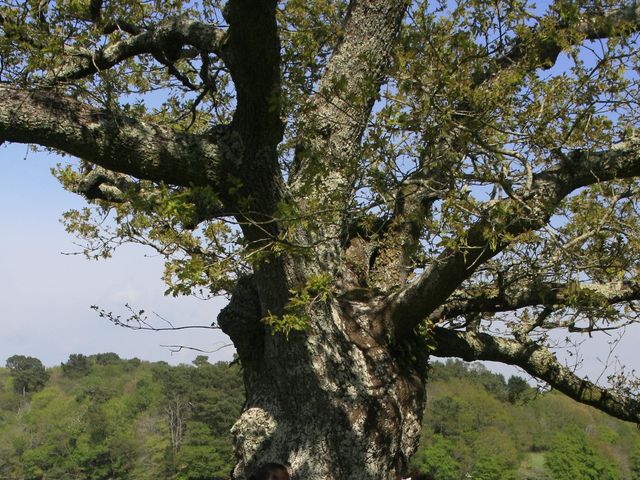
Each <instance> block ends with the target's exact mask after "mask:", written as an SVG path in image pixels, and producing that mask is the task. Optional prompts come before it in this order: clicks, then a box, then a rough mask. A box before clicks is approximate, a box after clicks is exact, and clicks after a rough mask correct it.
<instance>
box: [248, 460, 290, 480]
mask: <svg viewBox="0 0 640 480" xmlns="http://www.w3.org/2000/svg"><path fill="white" fill-rule="evenodd" d="M249 480H291V477H290V476H289V471H288V470H287V467H285V466H284V465H281V464H279V463H266V464H264V465H262V466H261V467H260V468H259V469H258V470H256V471H255V473H254V474H253V475H251V476H250V477H249Z"/></svg>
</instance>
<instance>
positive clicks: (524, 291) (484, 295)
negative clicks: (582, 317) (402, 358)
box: [429, 281, 640, 322]
mask: <svg viewBox="0 0 640 480" xmlns="http://www.w3.org/2000/svg"><path fill="white" fill-rule="evenodd" d="M572 287H573V286H571V285H568V284H564V283H562V284H561V283H550V282H526V283H520V284H518V285H517V286H516V287H515V288H514V289H513V291H509V293H508V294H507V293H505V292H502V291H497V290H494V291H490V292H486V291H482V292H480V293H478V294H477V295H474V294H473V293H472V294H468V292H464V293H463V294H462V295H461V298H456V299H454V300H453V301H451V302H447V303H446V304H445V305H443V306H442V307H440V308H438V309H436V310H435V311H434V312H433V313H432V314H431V315H430V317H429V320H430V321H433V322H436V321H438V320H440V319H444V318H454V317H457V316H459V315H468V314H476V313H498V312H510V311H514V310H518V309H520V308H525V307H532V306H555V305H566V304H567V301H568V300H570V298H571V297H575V295H576V294H577V293H578V292H580V293H581V294H585V295H590V296H594V297H596V298H597V299H598V300H599V301H601V302H603V303H606V304H609V305H615V304H618V303H623V302H631V301H634V300H640V284H639V283H638V282H632V281H624V282H615V283H604V284H603V283H585V284H581V285H579V286H577V289H578V290H576V287H573V288H572Z"/></svg>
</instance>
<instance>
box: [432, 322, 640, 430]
mask: <svg viewBox="0 0 640 480" xmlns="http://www.w3.org/2000/svg"><path fill="white" fill-rule="evenodd" d="M434 339H435V350H434V351H433V352H432V354H433V355H436V356H438V357H459V358H462V359H463V360H466V361H474V360H489V361H495V362H501V363H506V364H509V365H516V366H518V367H520V368H522V369H523V370H524V371H526V372H527V373H529V374H530V375H532V376H534V377H536V378H539V379H541V380H544V381H545V382H547V383H548V384H549V385H551V386H552V387H553V388H555V389H557V390H559V391H561V392H562V393H564V394H566V395H568V396H569V397H571V398H573V399H574V400H577V401H578V402H581V403H584V404H586V405H591V406H592V407H595V408H597V409H599V410H602V411H603V412H606V413H608V414H609V415H612V416H614V417H616V418H619V419H621V420H626V421H629V422H635V423H640V403H639V402H638V400H637V399H635V398H629V397H625V396H622V395H620V394H618V393H615V392H612V391H609V390H607V389H604V388H600V387H598V386H597V385H595V384H593V383H591V382H589V381H588V380H585V379H582V378H580V377H578V376H577V375H575V374H574V373H572V372H571V371H570V370H569V369H568V368H566V367H564V366H562V365H561V364H560V362H558V360H557V359H556V357H555V356H554V355H553V353H551V352H550V351H549V350H548V349H546V348H544V347H543V346H541V345H537V344H535V343H530V344H526V345H525V344H522V343H520V342H517V341H515V340H510V339H507V338H500V337H495V336H492V335H488V334H484V333H472V332H459V331H453V330H446V329H443V328H438V327H436V329H435V332H434Z"/></svg>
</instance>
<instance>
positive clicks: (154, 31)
mask: <svg viewBox="0 0 640 480" xmlns="http://www.w3.org/2000/svg"><path fill="white" fill-rule="evenodd" d="M225 39H226V34H225V32H224V31H223V30H221V29H219V28H218V27H216V26H214V25H208V24H203V23H200V22H196V21H194V20H190V19H188V18H186V17H172V18H168V19H166V20H163V21H162V22H161V23H159V24H158V25H156V26H154V27H152V28H151V29H149V30H147V31H145V32H144V33H140V34H138V35H135V36H133V37H129V38H125V39H124V40H120V41H118V42H114V43H110V44H107V45H106V46H105V47H103V48H101V49H100V50H98V51H97V52H95V53H92V54H87V55H78V56H75V57H73V59H72V60H70V61H69V63H67V64H66V65H64V66H63V67H62V68H61V69H59V70H57V71H54V72H52V73H51V74H50V75H49V77H48V81H49V82H61V81H69V80H77V79H79V78H84V77H87V76H89V75H92V74H94V73H96V72H99V71H101V70H106V69H109V68H111V67H113V66H114V65H117V64H118V63H120V62H122V61H123V60H126V59H128V58H132V57H134V56H136V55H142V54H152V55H154V56H156V57H159V58H166V59H169V60H171V59H173V60H175V59H176V58H178V57H179V55H180V50H181V48H182V47H183V46H185V45H190V46H192V47H195V48H196V49H198V50H199V51H200V52H211V53H215V54H217V55H219V56H224V55H223V54H222V46H223V45H224V43H225Z"/></svg>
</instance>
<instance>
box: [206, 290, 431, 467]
mask: <svg viewBox="0 0 640 480" xmlns="http://www.w3.org/2000/svg"><path fill="white" fill-rule="evenodd" d="M378 310H379V308H376V302H375V301H374V300H370V299H369V300H368V301H348V302H347V301H337V300H333V301H330V302H328V304H325V305H323V306H322V307H321V308H318V309H317V310H316V311H315V312H314V313H313V315H312V317H313V318H312V324H311V326H310V328H309V329H308V330H307V331H305V332H303V333H295V334H291V335H290V336H289V338H288V339H285V338H284V337H283V336H282V335H279V334H277V335H271V334H270V333H269V332H265V329H264V327H263V326H262V323H261V322H260V311H261V309H260V306H259V301H258V294H257V291H256V290H255V289H254V288H253V285H252V282H251V281H250V280H245V281H243V282H241V285H240V288H239V289H238V291H237V292H236V294H235V295H234V299H233V300H232V302H231V303H230V305H229V306H228V307H227V308H226V309H225V310H224V311H223V313H222V314H221V315H220V318H219V322H220V325H221V326H222V327H223V329H224V330H225V331H226V332H227V333H228V334H229V335H230V336H231V337H232V339H233V340H234V343H235V344H236V346H237V348H238V354H239V356H240V359H241V362H242V365H243V368H244V377H245V386H246V391H247V392H246V393H247V403H246V405H245V407H244V410H243V412H242V415H241V417H240V419H239V420H238V421H237V422H236V424H235V425H234V427H233V429H232V432H233V435H234V439H235V449H236V454H237V457H238V464H237V466H236V468H235V471H234V478H236V479H245V478H246V477H247V476H248V475H249V474H250V472H251V471H252V470H253V469H255V468H256V466H258V465H260V464H262V463H265V462H279V463H287V464H289V465H290V466H291V470H292V472H293V477H292V478H293V479H295V480H297V479H313V480H383V479H384V480H387V479H389V478H394V477H393V475H395V473H396V472H399V471H402V470H403V469H404V467H405V466H406V463H407V460H408V458H409V457H410V456H411V455H412V454H413V452H414V451H415V449H416V447H417V442H418V438H419V435H420V427H421V421H422V411H423V408H424V402H425V385H424V382H425V372H424V366H425V364H426V361H425V359H422V360H418V359H415V358H411V355H409V354H408V353H407V352H408V349H407V348H403V349H399V348H396V347H393V346H392V345H391V344H390V342H389V340H388V339H387V337H386V334H385V333H384V332H385V331H384V329H382V328H381V320H380V319H379V317H378V315H377V313H376V312H377V311H378Z"/></svg>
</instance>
